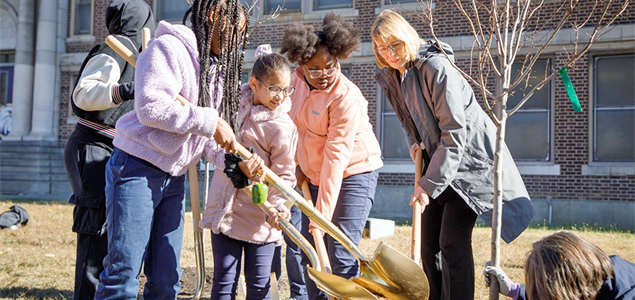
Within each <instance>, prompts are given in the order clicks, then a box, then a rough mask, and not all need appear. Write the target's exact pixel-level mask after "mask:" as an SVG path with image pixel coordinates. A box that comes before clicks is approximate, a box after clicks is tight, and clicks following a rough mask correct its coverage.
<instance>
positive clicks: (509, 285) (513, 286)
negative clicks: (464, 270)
mask: <svg viewBox="0 0 635 300" xmlns="http://www.w3.org/2000/svg"><path fill="white" fill-rule="evenodd" d="M488 264H489V262H488ZM483 275H485V278H484V279H485V286H487V287H489V286H490V276H489V275H494V276H496V279H497V280H498V286H499V289H500V293H501V294H503V295H505V296H510V297H513V296H516V297H518V295H517V294H518V288H519V284H518V283H516V282H513V281H512V280H511V279H509V277H508V276H507V274H505V272H504V271H503V270H502V269H500V268H496V267H492V266H489V265H487V266H486V267H485V271H483ZM512 292H515V293H512ZM511 294H516V295H511ZM516 297H513V298H514V299H515V298H516Z"/></svg>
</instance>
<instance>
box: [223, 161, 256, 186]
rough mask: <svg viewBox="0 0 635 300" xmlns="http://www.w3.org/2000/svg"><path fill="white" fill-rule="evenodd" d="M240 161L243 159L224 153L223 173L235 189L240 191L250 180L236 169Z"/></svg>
mask: <svg viewBox="0 0 635 300" xmlns="http://www.w3.org/2000/svg"><path fill="white" fill-rule="evenodd" d="M242 160H243V158H242V157H240V156H239V155H238V154H235V153H225V169H224V170H223V172H224V173H225V174H226V175H227V177H228V178H229V180H231V182H232V184H234V187H235V188H237V189H242V188H244V187H246V186H248V185H250V184H251V180H249V178H247V175H245V174H244V173H243V172H242V171H241V170H240V168H239V167H238V163H239V162H241V161H242Z"/></svg>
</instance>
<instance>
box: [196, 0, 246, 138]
mask: <svg viewBox="0 0 635 300" xmlns="http://www.w3.org/2000/svg"><path fill="white" fill-rule="evenodd" d="M212 12H214V15H213V16H212V20H211V22H210V17H209V16H210V13H212ZM190 15H191V18H190V20H191V22H192V30H193V31H194V34H195V35H196V44H197V48H198V55H199V60H200V74H199V82H198V86H199V93H198V105H199V106H203V107H210V106H211V103H210V96H209V88H210V68H211V63H212V56H213V55H214V54H213V53H212V40H213V38H214V37H213V36H212V35H213V34H214V28H218V29H217V30H216V31H217V34H218V35H217V36H216V37H217V39H218V44H219V45H218V49H219V51H218V52H219V53H218V57H217V58H218V64H217V68H218V69H217V72H215V76H214V78H213V84H214V87H218V85H219V83H220V81H221V79H220V78H221V72H222V78H223V79H222V81H223V97H222V102H221V107H220V111H221V113H222V117H223V119H225V121H227V123H229V125H230V126H231V127H232V128H233V129H234V132H237V130H238V121H237V115H238V114H237V113H238V107H239V101H240V75H241V71H242V64H243V58H244V56H245V48H246V47H247V38H248V32H249V15H248V12H247V9H246V8H245V7H244V6H243V5H241V4H240V3H239V0H195V1H193V3H192V6H191V7H190V8H189V9H188V10H187V11H186V12H185V15H184V16H183V24H185V23H186V21H187V18H188V16H190ZM241 18H243V19H242V20H244V26H243V27H244V28H240V25H241V22H240V21H241ZM221 28H224V30H221ZM241 30H242V31H241ZM222 41H224V42H222ZM215 95H216V93H215Z"/></svg>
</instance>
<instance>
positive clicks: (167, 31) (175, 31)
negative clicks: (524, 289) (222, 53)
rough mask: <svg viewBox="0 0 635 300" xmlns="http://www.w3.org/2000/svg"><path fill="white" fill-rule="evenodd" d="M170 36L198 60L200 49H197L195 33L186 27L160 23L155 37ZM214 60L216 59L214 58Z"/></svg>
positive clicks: (164, 22)
mask: <svg viewBox="0 0 635 300" xmlns="http://www.w3.org/2000/svg"><path fill="white" fill-rule="evenodd" d="M163 35H170V36H173V37H175V38H177V39H178V40H179V41H181V43H183V45H184V46H185V48H186V49H187V51H188V52H189V53H190V56H192V57H193V58H194V59H195V60H198V48H197V47H196V36H195V35H194V31H192V29H190V28H189V27H187V26H185V25H173V24H170V23H168V22H166V21H160V22H159V26H157V31H156V32H155V33H154V37H155V38H158V37H160V36H163ZM212 59H214V58H212Z"/></svg>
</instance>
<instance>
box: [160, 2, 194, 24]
mask: <svg viewBox="0 0 635 300" xmlns="http://www.w3.org/2000/svg"><path fill="white" fill-rule="evenodd" d="M169 1H183V2H185V0H169ZM152 2H153V3H152V9H153V12H154V16H155V18H156V21H157V24H158V22H159V21H165V22H168V23H170V24H181V23H182V22H183V16H181V18H180V19H179V20H164V19H161V18H160V16H161V14H160V11H159V10H160V5H159V4H160V2H161V0H154V1H152ZM185 11H187V9H186V10H185ZM185 11H183V13H184V14H185ZM188 24H189V21H188Z"/></svg>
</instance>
